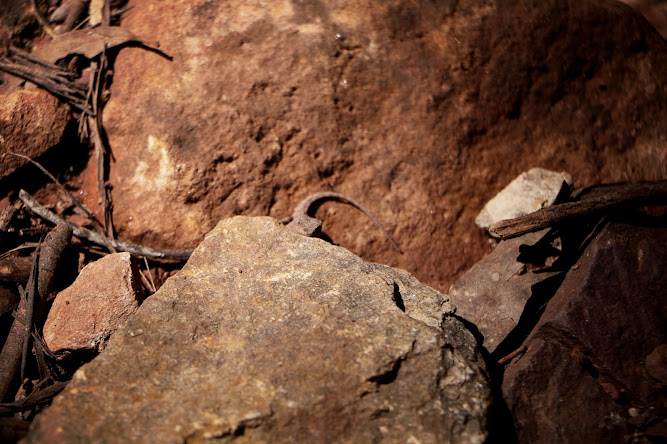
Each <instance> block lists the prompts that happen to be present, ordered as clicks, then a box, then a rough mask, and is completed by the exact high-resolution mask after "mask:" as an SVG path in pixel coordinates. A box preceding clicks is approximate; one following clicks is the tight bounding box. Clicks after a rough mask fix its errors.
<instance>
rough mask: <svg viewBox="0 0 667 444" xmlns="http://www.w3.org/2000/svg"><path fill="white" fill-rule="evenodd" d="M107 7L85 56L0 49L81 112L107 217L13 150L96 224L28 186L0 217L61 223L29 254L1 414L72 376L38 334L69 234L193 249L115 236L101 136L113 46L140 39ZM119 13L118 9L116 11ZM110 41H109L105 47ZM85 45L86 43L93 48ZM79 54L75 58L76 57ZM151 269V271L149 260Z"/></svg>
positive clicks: (103, 243)
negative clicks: (34, 373) (118, 24)
mask: <svg viewBox="0 0 667 444" xmlns="http://www.w3.org/2000/svg"><path fill="white" fill-rule="evenodd" d="M79 3H82V4H83V3H85V2H83V1H81V2H79ZM116 3H118V2H116ZM110 4H111V2H110V0H106V1H105V2H104V5H103V8H104V9H103V14H102V15H101V17H102V21H101V22H100V23H98V25H101V27H98V28H97V30H99V32H98V33H97V34H96V35H95V37H96V38H97V40H96V44H97V45H98V46H100V41H101V42H102V44H101V50H96V51H92V52H91V51H88V52H86V51H83V53H82V52H81V51H79V50H77V51H73V52H72V53H71V54H67V57H58V58H57V60H56V57H54V58H53V59H54V60H55V62H53V61H50V60H44V59H42V58H40V57H36V56H35V54H30V53H28V52H26V51H24V50H21V49H19V48H16V47H13V46H12V47H9V48H6V49H5V50H4V51H2V52H0V55H1V56H0V70H1V71H5V72H7V73H9V74H12V75H14V76H16V77H19V78H21V79H23V80H25V81H29V82H32V83H34V84H35V85H37V86H39V87H40V88H43V89H45V90H47V91H49V92H50V93H52V94H53V95H55V96H57V97H59V98H60V99H61V100H63V101H65V102H66V103H68V104H69V105H70V106H71V107H72V109H73V111H75V112H76V113H78V114H79V137H80V138H81V140H82V141H84V142H86V141H87V142H88V143H90V144H91V145H92V146H93V148H94V151H95V156H96V158H97V162H96V163H97V179H98V180H97V181H98V187H97V188H98V194H99V202H100V205H101V207H102V208H103V211H104V220H103V221H102V222H100V221H99V220H98V219H97V218H96V217H95V215H94V214H93V213H92V212H91V211H90V210H88V209H87V208H86V207H85V206H84V205H83V204H82V203H80V202H79V201H78V200H77V199H76V198H75V197H74V196H73V195H72V194H71V193H70V192H69V191H68V190H67V189H66V188H65V187H64V186H63V185H61V184H60V183H59V182H58V180H57V179H56V178H55V177H54V176H53V175H52V174H51V173H50V172H49V171H48V170H47V169H46V168H45V167H44V166H42V165H41V164H40V163H38V162H37V161H35V160H34V159H31V158H28V157H26V156H24V155H21V154H15V153H8V154H11V155H14V156H18V157H22V158H23V159H24V160H26V161H28V162H31V163H32V164H33V165H35V166H36V167H37V168H39V169H40V170H41V171H42V172H43V173H44V174H45V175H46V176H48V177H49V179H51V181H53V182H54V183H55V184H56V186H58V188H59V189H60V191H62V192H63V193H64V195H65V196H67V198H68V199H69V201H70V205H71V206H73V207H74V208H75V210H76V211H77V212H79V213H80V214H82V215H84V216H85V217H86V218H87V219H88V220H89V221H91V224H92V229H88V228H85V227H82V226H80V225H78V224H76V223H74V222H73V221H71V220H67V219H66V218H65V217H63V216H60V215H58V214H56V213H55V212H53V211H51V210H49V209H47V208H46V207H44V206H42V205H40V204H39V203H38V202H37V201H36V200H35V199H34V198H33V197H32V196H31V195H30V194H29V193H28V192H26V191H25V190H20V192H19V193H18V197H19V199H20V203H16V204H14V205H10V206H9V207H7V208H6V209H5V211H3V212H2V214H0V231H2V232H4V233H6V232H8V231H9V226H10V224H11V222H12V220H13V219H14V218H15V216H16V214H17V212H20V211H19V210H20V206H21V204H22V205H23V206H24V207H25V208H27V209H29V210H30V211H31V212H32V213H33V214H35V215H37V216H39V217H40V218H42V219H43V220H45V221H48V222H49V223H51V224H54V225H56V228H55V229H54V230H52V231H51V232H50V233H49V234H47V236H46V237H45V238H44V240H43V241H40V242H38V243H37V245H36V249H35V251H34V253H33V255H32V263H31V265H30V272H29V274H28V277H27V279H28V281H27V284H26V285H25V288H23V287H22V286H19V295H20V297H19V299H18V306H17V307H16V310H15V311H14V313H13V317H14V320H13V323H12V326H11V329H10V331H9V333H8V336H7V339H6V340H5V343H4V344H3V345H2V349H1V350H0V401H3V400H9V399H16V398H18V400H17V401H14V402H6V403H0V416H7V415H11V414H14V413H16V412H22V411H28V410H32V409H34V408H35V407H38V406H41V405H43V404H44V403H46V402H48V401H49V400H50V399H51V398H52V397H53V396H55V394H57V393H58V392H59V391H60V390H62V388H63V387H64V384H65V383H66V381H67V380H68V379H69V377H70V376H71V371H68V370H65V369H64V368H63V367H61V366H60V362H61V361H60V359H59V358H58V357H56V356H54V355H53V354H52V353H51V352H50V351H49V349H48V346H47V345H46V343H45V342H44V340H43V339H42V338H41V335H40V333H39V332H40V325H42V324H43V321H44V319H45V317H46V311H47V308H46V307H47V301H48V300H49V299H50V298H52V297H53V292H54V284H53V282H54V279H55V276H56V275H57V273H58V271H57V270H58V267H59V264H60V263H61V262H62V255H63V252H64V251H65V249H66V247H67V246H69V245H70V244H71V237H72V235H73V236H75V237H77V238H79V239H80V240H81V241H82V242H83V243H85V244H93V245H94V246H98V247H101V248H103V249H106V250H108V251H110V252H116V251H127V252H130V253H132V254H135V255H138V256H143V257H144V261H145V258H146V257H149V258H160V259H165V258H166V259H178V260H184V259H187V258H188V257H189V256H190V254H191V253H192V251H191V250H163V249H156V248H150V247H144V246H141V245H135V244H132V243H128V242H123V241H120V240H118V239H116V236H115V230H114V226H113V217H112V215H113V203H112V200H111V193H110V187H109V183H108V171H109V162H110V160H111V159H112V153H111V149H110V147H109V145H108V143H107V138H106V135H105V133H104V126H103V119H102V115H103V109H104V103H105V97H106V96H108V94H106V91H107V89H108V88H109V83H110V78H111V76H110V74H109V73H110V69H111V67H110V59H109V57H108V51H109V50H111V48H116V47H118V46H119V45H122V44H123V43H125V42H128V41H137V40H135V39H134V38H133V37H132V36H129V34H128V33H127V32H126V31H123V30H121V29H120V28H109V25H110V18H111V17H112V16H113V15H114V14H113V13H110ZM63 5H64V3H63ZM33 6H34V7H35V15H36V17H37V20H38V21H39V23H40V24H41V25H42V27H43V29H44V31H45V32H46V33H47V34H48V35H51V36H52V37H55V38H56V40H54V42H58V41H59V42H61V45H60V47H58V49H59V50H60V51H62V48H63V47H64V48H67V44H62V42H63V41H65V40H58V39H66V38H67V34H64V35H60V36H58V34H57V33H56V32H54V30H53V28H51V26H50V23H49V22H48V21H47V20H46V19H45V18H44V16H43V15H42V14H40V13H39V10H38V9H37V5H36V4H34V2H33ZM121 12H122V11H121ZM80 13H81V11H78V12H76V10H75V11H74V12H72V11H71V10H70V11H69V12H68V14H69V15H68V16H67V18H66V20H69V18H71V17H72V16H79V15H80ZM116 13H117V14H118V13H120V12H119V11H116ZM105 27H106V28H105ZM69 29H71V27H69V26H66V27H65V30H66V31H67V30H69ZM61 30H62V28H61ZM75 32H76V33H79V34H77V35H76V36H73V37H72V38H71V41H72V42H73V43H72V46H76V45H79V46H77V49H80V48H79V47H80V46H81V40H82V39H85V38H86V37H87V35H83V36H82V34H81V33H83V32H84V31H74V32H73V33H75ZM105 33H106V34H105ZM107 42H110V43H109V44H107ZM84 43H85V42H84ZM84 46H86V47H88V46H90V45H84ZM147 46H148V45H147ZM149 47H150V46H149ZM70 56H71V57H70ZM77 59H78V62H75V60H77ZM67 62H69V63H67ZM65 66H67V67H65ZM81 66H85V68H80V67H81ZM82 69H88V71H89V73H90V74H89V80H88V81H87V82H85V81H83V80H82V78H83V76H82ZM146 266H147V268H148V264H147V263H146ZM141 277H142V279H143V280H144V285H145V286H146V287H147V288H148V289H149V291H151V292H154V291H155V284H154V283H153V282H152V278H151V280H150V281H149V280H148V279H147V278H146V276H144V274H143V273H141ZM23 282H25V281H23ZM4 311H6V308H5V309H3V312H4ZM31 356H34V360H35V361H36V364H37V369H38V374H39V379H38V380H37V382H36V383H34V384H33V383H31V382H30V381H29V379H30V377H29V376H28V375H27V372H26V363H27V362H28V361H29V360H30V359H33V358H31ZM17 379H18V380H19V381H20V383H21V385H22V390H23V396H22V397H21V396H20V395H14V393H13V391H12V390H13V389H12V387H13V386H14V385H15V381H16V380H17ZM1 426H2V424H0V429H1V428H2V427H1ZM1 435H2V434H1V433H0V440H2V436H1Z"/></svg>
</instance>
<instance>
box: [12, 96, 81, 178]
mask: <svg viewBox="0 0 667 444" xmlns="http://www.w3.org/2000/svg"><path fill="white" fill-rule="evenodd" d="M69 120H70V112H69V109H68V107H67V105H64V104H62V103H60V101H59V100H58V99H57V98H55V97H54V96H52V95H50V94H49V93H47V92H46V91H42V90H38V89H33V90H24V89H22V90H18V91H15V92H13V93H11V94H3V95H0V178H3V177H5V176H7V175H9V174H11V173H12V172H13V171H14V170H15V169H16V168H18V167H20V166H22V165H25V164H26V163H27V160H25V159H21V158H20V157H16V156H12V155H9V154H8V153H18V154H23V155H24V156H28V157H30V158H33V159H34V158H37V157H39V156H41V155H42V154H44V153H45V152H46V151H47V150H48V149H49V148H51V147H52V146H53V145H55V144H56V143H58V142H59V141H60V139H61V138H62V136H63V132H64V130H65V126H66V125H67V122H69Z"/></svg>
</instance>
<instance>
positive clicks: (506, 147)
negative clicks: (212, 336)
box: [89, 0, 667, 290]
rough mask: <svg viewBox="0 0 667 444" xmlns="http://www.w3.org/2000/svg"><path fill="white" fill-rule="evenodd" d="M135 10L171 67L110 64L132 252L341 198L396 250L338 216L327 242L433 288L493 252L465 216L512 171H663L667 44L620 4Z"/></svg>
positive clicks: (188, 4) (502, 1)
mask: <svg viewBox="0 0 667 444" xmlns="http://www.w3.org/2000/svg"><path fill="white" fill-rule="evenodd" d="M131 4H132V6H133V9H132V10H131V13H129V14H128V15H127V18H126V20H124V22H123V26H125V27H126V28H127V29H129V30H130V31H132V32H134V33H136V34H137V35H139V36H141V37H142V38H144V39H147V40H157V41H159V42H160V47H161V48H162V49H163V50H164V51H165V52H166V53H167V54H169V55H170V56H172V57H173V59H172V60H168V59H167V58H164V57H162V56H160V55H159V54H157V53H156V52H152V51H146V50H144V49H140V48H126V49H123V50H122V51H121V52H120V54H119V55H118V57H117V60H116V63H115V75H114V84H113V88H112V97H111V101H110V102H109V104H108V106H107V108H106V112H105V122H104V124H105V127H106V129H107V131H108V135H109V140H110V142H111V146H112V149H113V153H114V156H115V159H116V161H115V163H113V164H112V166H111V183H112V185H113V187H114V188H113V197H114V204H115V207H114V208H115V217H116V223H117V226H118V228H119V233H120V236H121V237H123V238H126V239H129V240H134V241H140V242H144V243H147V244H152V245H155V246H170V247H179V248H180V247H194V246H195V245H196V244H197V243H198V242H199V241H200V240H201V239H202V237H203V235H204V233H206V232H207V231H209V230H210V229H211V228H212V227H213V226H214V225H215V223H216V222H217V221H218V220H220V219H221V218H223V217H226V216H230V215H234V214H250V215H267V214H268V215H271V216H274V217H277V218H282V217H284V216H286V215H288V214H289V213H290V212H291V210H292V208H293V207H294V206H295V205H296V204H297V202H298V201H299V200H300V199H301V198H303V197H304V196H306V195H307V194H309V193H311V192H314V191H321V190H325V189H334V190H336V191H340V192H343V193H346V194H349V195H350V196H352V197H354V198H357V199H358V200H360V201H361V202H362V203H363V204H365V205H366V206H367V207H368V208H369V209H370V210H371V211H372V212H373V213H374V214H375V215H376V216H377V217H378V219H380V221H382V222H383V223H384V224H385V226H386V227H387V228H388V230H389V231H390V232H391V233H392V234H393V235H394V236H395V237H396V238H397V239H398V241H399V244H400V245H401V247H402V248H403V249H404V250H405V252H406V253H405V255H403V256H401V255H399V254H397V253H395V252H394V251H393V250H392V248H391V245H390V244H389V243H388V242H387V241H386V240H385V239H384V238H383V236H382V233H380V232H379V231H377V230H376V229H375V228H374V227H373V226H372V225H371V223H370V222H368V221H367V220H365V219H364V216H363V215H361V214H357V213H356V212H354V210H352V209H348V208H346V207H345V208H341V207H333V206H331V207H327V209H331V208H335V210H331V211H328V213H327V214H326V215H325V216H324V217H323V218H324V219H325V220H324V231H325V232H326V233H327V234H328V235H329V236H330V237H331V238H332V239H333V240H334V241H335V242H337V243H339V244H341V245H343V246H345V247H348V248H350V249H351V250H353V251H354V252H356V253H358V254H361V255H362V256H364V257H365V258H368V259H370V260H373V261H379V262H384V263H389V264H391V265H398V266H401V267H403V268H406V269H408V270H410V271H413V272H414V273H415V275H416V276H417V277H418V278H419V279H421V280H423V281H425V282H428V283H429V284H431V285H433V286H435V287H437V288H439V289H441V290H446V289H447V287H448V286H449V285H450V284H452V283H453V282H454V281H455V278H456V277H457V276H459V275H460V274H461V273H462V272H463V271H464V270H466V269H468V268H469V267H470V266H471V265H472V264H473V263H475V262H476V261H477V260H478V259H479V258H481V257H482V255H483V254H485V253H487V252H488V251H489V249H490V248H489V244H488V242H487V239H486V237H485V234H484V233H483V232H482V231H481V230H477V229H475V228H473V227H474V222H473V221H474V218H475V216H476V214H477V213H478V212H479V210H480V209H481V208H482V206H483V205H484V203H485V202H486V201H487V200H488V199H489V198H490V197H492V196H493V195H495V194H496V193H497V192H498V191H499V190H500V189H501V188H502V187H504V186H505V184H507V183H508V182H509V181H510V180H511V179H512V178H513V177H515V176H516V175H517V174H519V173H520V172H522V171H525V170H528V169H530V168H532V167H543V168H547V169H552V170H556V171H563V170H564V171H567V172H569V173H570V174H571V175H572V176H573V177H575V178H576V180H577V183H575V185H576V186H582V185H589V184H593V183H605V182H616V181H637V180H642V179H657V178H665V177H667V167H666V166H665V165H667V163H666V162H665V157H664V156H665V143H666V142H665V134H666V129H667V125H666V118H665V113H664V104H665V103H667V90H666V86H665V85H667V82H666V81H665V79H667V44H666V43H665V41H664V40H663V39H662V38H661V37H660V35H659V34H658V33H657V32H656V31H655V30H654V29H653V28H652V27H651V26H650V25H649V24H648V22H646V20H645V19H644V18H643V17H641V16H640V15H639V14H637V13H635V12H634V11H633V10H632V9H631V8H629V7H628V6H625V5H623V4H621V3H617V2H614V1H605V0H585V1H581V0H569V1H562V0H546V1H544V0H540V1H522V2H516V1H508V0H495V1H487V0H461V1H449V0H447V1H444V0H443V1H435V2H426V1H424V2H411V1H394V2H390V3H387V2H384V1H371V2H368V1H363V2H362V1H338V2H326V3H322V2H319V3H301V2H291V1H273V0H271V1H260V2H253V3H251V4H249V3H245V2H240V3H225V2H210V1H205V0H188V1H174V2H162V1H158V0H148V1H141V2H131ZM89 177H91V178H92V177H94V175H90V176H89ZM96 186H97V184H96V183H92V182H91V183H90V189H91V193H90V194H91V195H95V193H94V190H95V189H96V188H95V187H96ZM320 214H321V215H322V214H323V213H320Z"/></svg>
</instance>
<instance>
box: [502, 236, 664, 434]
mask: <svg viewBox="0 0 667 444" xmlns="http://www.w3.org/2000/svg"><path fill="white" fill-rule="evenodd" d="M665 245H667V228H664V227H662V228H651V227H648V226H632V225H625V224H620V223H612V224H610V225H608V226H606V227H605V228H604V230H603V231H602V232H601V233H600V234H599V235H598V236H597V237H596V238H595V239H594V240H593V241H592V242H591V244H590V245H589V247H588V248H587V249H586V251H585V252H584V254H583V256H582V258H581V259H580V260H579V262H578V263H577V264H576V266H574V267H572V269H571V270H570V271H569V272H568V274H567V277H566V278H565V280H564V281H563V284H562V285H561V287H560V288H559V289H558V291H557V293H556V294H555V295H554V297H553V298H552V299H551V300H550V301H549V303H548V304H547V306H546V309H545V311H544V313H543V315H542V317H541V318H540V320H539V322H538V324H537V325H536V327H535V328H534V330H533V331H532V333H531V334H530V335H529V336H528V338H527V339H526V341H525V342H524V344H523V346H524V347H526V353H525V354H524V355H523V356H521V357H520V358H516V359H515V360H514V361H513V362H512V363H511V364H510V365H509V367H508V368H507V370H506V372H505V376H504V379H503V393H504V395H505V399H506V401H507V405H508V406H509V408H510V410H511V411H512V414H513V415H514V422H515V425H516V429H517V436H518V437H519V442H619V441H621V442H630V441H631V440H632V439H631V438H632V436H633V435H634V434H637V435H638V436H640V435H646V434H654V433H658V432H659V430H658V429H656V428H655V427H654V426H656V425H658V424H660V423H664V422H665V401H666V398H665V392H664V384H663V383H661V382H660V381H659V380H658V379H659V378H660V377H661V376H660V375H659V372H655V368H653V365H654V364H655V362H656V361H657V360H659V359H661V358H659V357H658V356H659V354H660V349H661V347H664V344H666V343H667V332H666V330H665V326H666V325H667V305H666V304H665V300H664V296H665V292H664V289H665V288H667V275H666V274H665V267H666V266H667V248H665ZM656 376H658V378H656ZM649 429H650V430H649ZM661 439H662V440H664V439H665V436H662V438H661ZM655 442H658V441H655Z"/></svg>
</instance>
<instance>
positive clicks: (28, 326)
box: [21, 245, 40, 383]
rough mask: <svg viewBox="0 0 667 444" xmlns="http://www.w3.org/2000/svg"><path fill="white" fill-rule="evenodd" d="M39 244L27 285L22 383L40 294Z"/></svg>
mask: <svg viewBox="0 0 667 444" xmlns="http://www.w3.org/2000/svg"><path fill="white" fill-rule="evenodd" d="M39 247H40V246H39V245H38V246H37V250H35V252H34V253H33V254H34V256H33V258H32V268H31V269H30V278H28V284H27V285H26V290H25V292H26V299H27V303H28V304H27V307H26V312H25V317H24V318H23V326H24V327H25V332H24V336H23V351H22V353H21V383H23V379H24V377H25V366H26V362H27V360H28V346H29V344H30V339H31V331H32V323H33V318H34V315H35V303H36V301H35V299H36V298H38V297H39V296H38V295H37V268H38V265H37V264H38V262H39Z"/></svg>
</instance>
